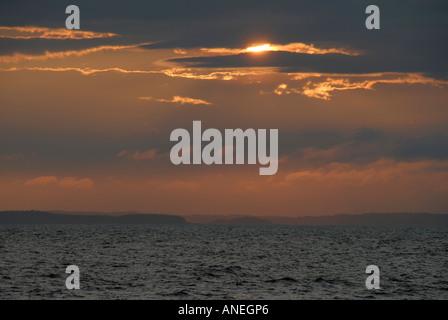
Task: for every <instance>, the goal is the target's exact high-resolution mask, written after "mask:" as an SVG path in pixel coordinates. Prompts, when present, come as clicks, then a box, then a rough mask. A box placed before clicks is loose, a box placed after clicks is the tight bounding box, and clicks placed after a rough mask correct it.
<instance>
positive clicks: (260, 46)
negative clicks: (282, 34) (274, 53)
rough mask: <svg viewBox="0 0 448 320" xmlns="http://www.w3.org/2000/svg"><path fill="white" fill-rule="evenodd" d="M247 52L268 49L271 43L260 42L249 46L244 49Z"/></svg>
mask: <svg viewBox="0 0 448 320" xmlns="http://www.w3.org/2000/svg"><path fill="white" fill-rule="evenodd" d="M246 50H247V51H248V52H263V51H270V50H271V45H270V44H269V43H266V44H262V45H259V46H254V47H249V48H247V49H246Z"/></svg>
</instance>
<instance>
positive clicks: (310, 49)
mask: <svg viewBox="0 0 448 320" xmlns="http://www.w3.org/2000/svg"><path fill="white" fill-rule="evenodd" d="M200 50H201V51H202V52H205V53H208V54H210V56H213V55H236V54H240V53H248V52H253V53H255V52H267V51H283V52H293V53H305V54H329V53H339V54H344V55H349V56H357V55H360V54H361V51H359V50H353V49H347V48H319V47H316V46H315V45H314V44H306V43H302V42H295V43H288V44H284V45H282V44H262V45H255V46H251V47H248V48H244V49H238V48H236V49H235V48H201V49H200ZM187 53H188V51H187Z"/></svg>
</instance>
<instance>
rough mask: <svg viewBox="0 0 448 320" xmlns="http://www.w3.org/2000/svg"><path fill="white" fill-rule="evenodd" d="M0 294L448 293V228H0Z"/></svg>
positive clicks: (258, 296) (270, 296)
mask: <svg viewBox="0 0 448 320" xmlns="http://www.w3.org/2000/svg"><path fill="white" fill-rule="evenodd" d="M70 265H75V266H77V267H78V268H79V285H80V288H79V289H72V290H69V289H67V286H66V280H67V278H68V277H70V276H71V275H70V274H69V273H66V268H67V267H68V266H70ZM370 265H374V266H377V267H378V272H379V273H378V274H377V275H378V278H377V280H378V283H379V289H370V290H369V289H367V287H366V279H367V278H368V277H369V276H370V274H369V273H366V268H367V266H370ZM0 299H1V300H9V299H27V300H28V299H39V300H41V299H49V300H53V299H89V300H94V299H100V300H109V299H123V300H131V299H138V300H161V299H163V300H164V299H167V300H180V299H189V300H191V299H194V300H208V299H213V300H316V299H317V300H329V299H344V300H352V299H390V300H392V299H399V300H403V299H419V300H420V299H448V228H435V227H434V228H418V227H400V228H398V227H358V226H347V227H342V226H334V227H331V226H321V227H319V226H279V225H269V226H248V225H195V224H186V225H1V226H0Z"/></svg>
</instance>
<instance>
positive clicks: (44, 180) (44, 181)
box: [25, 176, 58, 186]
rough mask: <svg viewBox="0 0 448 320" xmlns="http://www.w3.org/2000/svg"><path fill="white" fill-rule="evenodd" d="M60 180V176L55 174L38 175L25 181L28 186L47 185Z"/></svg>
mask: <svg viewBox="0 0 448 320" xmlns="http://www.w3.org/2000/svg"><path fill="white" fill-rule="evenodd" d="M57 182H58V178H56V177H55V176H46V177H38V178H34V179H30V180H27V181H25V185H27V186H46V185H48V184H54V183H57Z"/></svg>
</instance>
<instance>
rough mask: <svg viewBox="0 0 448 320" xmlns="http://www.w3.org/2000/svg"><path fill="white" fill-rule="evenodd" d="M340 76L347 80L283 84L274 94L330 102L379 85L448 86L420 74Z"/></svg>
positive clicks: (298, 78)
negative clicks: (334, 96) (336, 93)
mask: <svg viewBox="0 0 448 320" xmlns="http://www.w3.org/2000/svg"><path fill="white" fill-rule="evenodd" d="M291 75H293V74H291ZM315 76H316V74H313V75H312V76H311V75H310V77H315ZM322 76H325V75H324V74H322V75H319V77H322ZM340 76H344V77H345V78H335V77H328V78H327V79H326V80H325V81H320V80H309V81H307V82H306V84H305V85H304V86H303V87H302V88H290V87H288V85H287V84H284V83H281V84H279V85H278V86H277V87H276V88H275V89H274V90H273V93H275V94H277V95H282V94H293V93H298V94H302V95H305V96H307V97H310V98H317V99H323V100H330V98H331V96H332V93H333V92H334V91H345V90H357V89H364V90H372V89H373V87H374V86H375V85H377V84H408V85H413V84H424V85H432V86H437V87H443V86H446V85H448V81H444V80H436V79H432V78H429V77H426V76H424V75H422V74H418V73H407V74H406V73H405V74H403V73H399V74H386V73H384V74H365V75H350V74H347V75H340ZM340 76H336V77H340ZM375 77H376V79H375ZM386 77H387V78H386ZM352 78H356V79H352ZM363 78H364V79H363ZM372 78H373V79H372ZM292 79H294V80H296V79H297V80H302V79H304V77H303V75H302V74H300V75H299V76H298V77H296V76H293V78H292Z"/></svg>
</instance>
